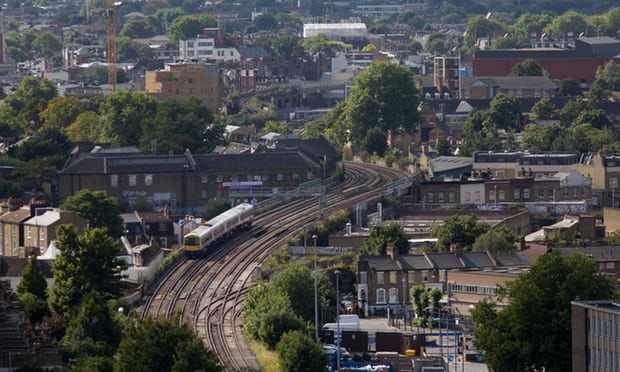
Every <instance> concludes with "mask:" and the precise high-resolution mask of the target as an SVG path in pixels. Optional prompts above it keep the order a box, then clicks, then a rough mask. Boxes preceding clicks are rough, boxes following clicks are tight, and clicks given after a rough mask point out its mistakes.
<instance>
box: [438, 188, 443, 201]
mask: <svg viewBox="0 0 620 372" xmlns="http://www.w3.org/2000/svg"><path fill="white" fill-rule="evenodd" d="M437 201H438V202H439V203H443V202H444V196H443V192H441V191H440V192H438V193H437Z"/></svg>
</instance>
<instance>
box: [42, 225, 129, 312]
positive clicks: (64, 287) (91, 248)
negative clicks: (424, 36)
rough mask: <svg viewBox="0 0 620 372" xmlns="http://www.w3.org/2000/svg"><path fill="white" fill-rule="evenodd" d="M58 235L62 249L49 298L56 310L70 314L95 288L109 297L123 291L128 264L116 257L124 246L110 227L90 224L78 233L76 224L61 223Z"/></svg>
mask: <svg viewBox="0 0 620 372" xmlns="http://www.w3.org/2000/svg"><path fill="white" fill-rule="evenodd" d="M57 236H58V243H57V246H58V249H60V251H61V252H62V253H61V254H60V256H59V257H58V258H56V260H55V261H54V266H53V269H52V271H53V273H54V286H53V287H52V290H51V295H50V298H49V302H50V307H51V308H52V309H53V310H54V311H56V312H58V313H61V314H69V313H70V312H71V311H72V310H74V309H75V308H76V307H77V306H78V305H79V304H80V303H81V302H82V299H83V297H84V296H85V295H86V294H88V293H90V292H92V291H95V292H99V293H100V294H101V295H102V296H103V297H104V298H105V299H108V298H116V297H119V296H120V295H121V294H122V291H123V288H124V285H123V283H122V281H121V276H120V273H121V271H122V270H123V269H124V268H125V267H126V265H125V264H124V263H123V262H122V261H120V260H118V259H117V258H116V256H117V255H118V254H119V253H120V247H119V245H118V243H117V242H116V240H115V239H112V238H111V237H110V236H109V235H108V230H107V229H106V228H90V229H87V230H86V231H85V232H84V234H82V235H78V232H77V228H76V227H75V226H74V225H61V226H60V227H58V229H57Z"/></svg>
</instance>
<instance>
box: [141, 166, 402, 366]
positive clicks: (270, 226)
mask: <svg viewBox="0 0 620 372" xmlns="http://www.w3.org/2000/svg"><path fill="white" fill-rule="evenodd" d="M345 167H346V174H345V181H344V182H343V183H342V185H339V186H335V187H332V186H330V187H328V190H327V193H326V203H325V205H326V206H325V208H324V215H330V214H331V213H333V212H334V211H336V210H339V209H350V208H353V207H354V206H355V205H356V204H357V203H359V202H362V201H366V200H369V199H373V198H378V197H380V196H381V195H384V194H385V193H386V188H385V186H386V185H387V184H388V183H389V182H391V181H394V180H396V179H399V178H403V177H405V176H406V174H405V173H404V172H401V171H397V170H393V169H389V168H383V167H379V166H373V165H368V164H359V163H351V162H347V163H346V164H345ZM317 216H318V203H317V201H316V199H314V198H312V199H298V200H293V201H289V202H288V203H284V202H282V201H281V202H280V203H273V202H272V203H270V207H269V211H268V212H265V213H261V214H259V215H257V216H256V217H255V220H254V224H253V226H252V227H251V228H249V229H247V230H245V231H243V232H241V233H239V234H237V235H235V236H234V237H232V238H231V239H230V240H229V241H227V242H225V243H224V244H222V245H221V246H220V247H218V248H217V249H214V250H211V251H210V252H208V253H207V254H206V255H205V257H203V258H202V259H199V260H187V259H185V258H182V259H180V260H179V262H178V263H177V264H175V265H174V266H173V267H172V268H170V269H169V270H168V272H167V273H166V274H165V275H163V276H162V278H161V280H160V281H159V284H158V285H157V286H155V287H154V288H153V289H152V291H150V292H148V293H147V298H146V299H145V300H146V301H145V303H144V306H143V307H142V312H141V314H142V316H143V317H146V316H151V317H166V318H169V317H172V316H178V317H179V322H182V323H188V324H191V325H192V326H193V328H194V330H195V332H196V333H197V334H198V335H200V336H201V337H202V338H203V340H204V341H205V343H206V345H207V347H209V348H210V349H212V350H213V351H215V352H216V354H217V355H218V357H219V359H220V363H221V364H222V365H223V366H224V367H225V369H226V370H227V371H239V370H245V371H248V370H256V371H259V370H262V367H261V366H260V364H259V363H258V360H257V359H256V358H255V356H254V355H253V353H252V352H251V350H250V347H249V344H248V342H247V341H246V340H245V338H244V329H243V323H242V321H241V317H240V315H241V311H242V309H243V301H244V299H245V296H246V294H247V292H248V291H249V289H250V288H252V286H253V285H254V281H253V277H254V275H255V272H256V270H257V268H258V267H260V265H261V264H262V263H263V262H264V261H265V259H266V258H267V257H268V256H269V254H270V253H271V252H272V251H273V250H275V249H277V248H279V247H282V246H283V245H284V244H286V242H287V240H288V239H289V238H290V237H291V236H294V235H295V234H296V233H298V232H299V231H300V229H303V228H304V227H305V226H307V225H309V224H311V223H312V222H314V221H315V220H316V219H317Z"/></svg>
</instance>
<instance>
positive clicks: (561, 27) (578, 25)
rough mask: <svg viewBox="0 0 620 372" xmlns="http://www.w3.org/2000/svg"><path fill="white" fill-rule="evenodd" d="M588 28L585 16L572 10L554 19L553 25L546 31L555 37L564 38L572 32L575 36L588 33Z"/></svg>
mask: <svg viewBox="0 0 620 372" xmlns="http://www.w3.org/2000/svg"><path fill="white" fill-rule="evenodd" d="M586 27H587V22H586V18H585V16H584V15H583V14H581V13H577V12H575V11H573V10H570V11H567V12H565V13H564V14H562V15H560V16H558V17H555V18H553V20H552V21H551V23H550V24H549V25H547V27H546V28H545V31H546V32H547V33H550V34H552V35H553V36H555V37H563V36H564V35H566V34H567V33H569V32H572V33H573V34H574V35H579V34H580V33H582V32H585V31H586Z"/></svg>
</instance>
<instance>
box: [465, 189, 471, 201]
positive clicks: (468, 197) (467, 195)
mask: <svg viewBox="0 0 620 372" xmlns="http://www.w3.org/2000/svg"><path fill="white" fill-rule="evenodd" d="M465 201H466V202H469V201H471V193H470V192H469V191H465Z"/></svg>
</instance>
